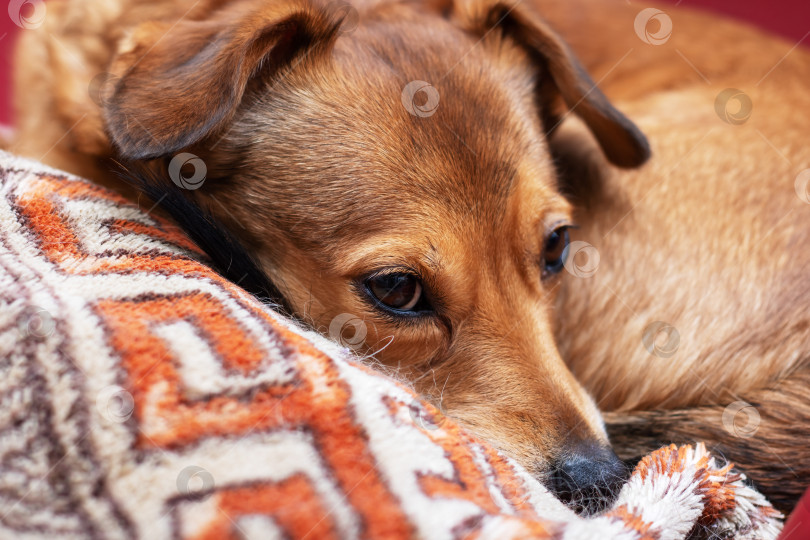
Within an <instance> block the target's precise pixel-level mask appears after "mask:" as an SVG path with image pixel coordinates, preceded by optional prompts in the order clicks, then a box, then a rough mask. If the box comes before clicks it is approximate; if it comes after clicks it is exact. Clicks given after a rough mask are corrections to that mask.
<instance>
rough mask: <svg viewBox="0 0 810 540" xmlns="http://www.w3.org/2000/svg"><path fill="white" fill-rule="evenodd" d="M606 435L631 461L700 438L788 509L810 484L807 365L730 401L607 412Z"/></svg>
mask: <svg viewBox="0 0 810 540" xmlns="http://www.w3.org/2000/svg"><path fill="white" fill-rule="evenodd" d="M604 417H605V422H606V424H607V430H608V434H609V435H610V439H611V442H612V443H613V446H614V448H615V450H616V452H617V454H619V457H621V458H623V459H626V460H630V459H632V458H635V457H638V456H642V455H645V454H647V453H649V452H650V451H652V450H655V449H657V448H660V447H661V446H664V445H667V444H670V443H673V442H674V443H690V442H694V441H704V442H705V443H706V446H707V447H708V448H709V450H711V451H712V452H713V453H715V454H717V455H719V456H724V457H726V458H727V459H728V460H729V461H732V462H733V463H734V464H735V467H736V468H738V469H739V470H740V471H742V472H744V473H745V474H746V476H747V477H748V478H749V479H751V480H752V482H753V484H754V485H755V486H756V487H757V488H758V489H759V490H760V491H761V492H762V493H763V494H764V495H765V496H766V497H768V499H769V500H770V502H771V503H772V504H773V505H774V507H776V508H777V509H779V510H781V511H783V512H786V513H787V512H789V511H790V510H792V509H793V507H794V506H795V505H796V503H797V502H798V500H799V498H800V497H801V495H802V493H803V492H804V490H805V489H807V487H808V485H810V461H808V460H807V459H806V457H807V448H808V445H810V365H807V364H805V365H803V366H801V367H800V368H799V369H798V370H796V371H794V372H793V373H791V374H789V375H787V376H785V377H783V378H782V379H780V380H779V381H777V382H775V383H773V384H771V385H770V386H769V387H768V388H767V389H764V390H759V391H755V392H752V393H751V394H750V395H744V396H740V399H732V400H731V401H730V403H726V404H718V405H714V406H701V407H694V408H686V409H677V410H652V411H639V412H608V413H605V414H604Z"/></svg>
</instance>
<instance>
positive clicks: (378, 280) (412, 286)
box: [365, 273, 429, 312]
mask: <svg viewBox="0 0 810 540" xmlns="http://www.w3.org/2000/svg"><path fill="white" fill-rule="evenodd" d="M365 285H366V288H367V289H368V292H369V293H370V294H371V296H373V297H374V299H375V300H376V301H377V302H379V303H380V304H382V305H383V306H385V307H387V308H390V309H393V310H396V311H405V312H416V311H425V309H424V308H425V305H426V302H425V301H424V299H423V295H422V283H421V282H420V281H419V278H417V277H416V276H414V275H413V274H407V273H392V274H382V275H378V276H372V277H370V278H368V279H367V280H366V281H365ZM428 309H429V306H428Z"/></svg>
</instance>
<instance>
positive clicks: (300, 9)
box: [104, 0, 341, 159]
mask: <svg viewBox="0 0 810 540" xmlns="http://www.w3.org/2000/svg"><path fill="white" fill-rule="evenodd" d="M214 15H215V16H211V17H209V18H208V19H204V20H183V21H180V22H179V23H177V24H175V25H174V26H172V25H171V24H165V25H164V24H155V23H148V24H144V25H141V26H140V27H138V28H137V29H136V30H135V32H134V34H133V35H132V36H131V37H130V39H129V40H128V43H127V44H125V45H124V48H125V50H124V51H121V52H119V54H118V55H117V56H116V58H115V59H114V61H113V64H112V66H113V70H114V71H115V72H117V73H120V74H121V75H120V79H119V80H118V81H117V83H116V84H115V86H114V87H113V88H112V90H111V95H109V96H107V97H106V98H105V100H104V101H105V110H104V117H105V123H106V125H107V130H108V132H109V134H110V136H111V138H112V141H113V143H114V144H115V146H116V147H117V148H118V150H119V152H120V153H121V154H122V155H123V156H124V157H125V158H128V159H150V158H156V157H159V156H162V155H168V154H171V153H174V152H176V151H178V150H180V149H182V148H185V147H187V146H189V145H192V144H194V143H196V142H199V141H200V140H202V139H204V138H205V137H207V136H209V135H212V134H213V133H215V132H216V131H217V130H219V129H221V128H222V127H223V126H225V125H227V123H228V121H229V120H230V119H231V118H232V117H233V114H234V112H235V111H236V109H237V107H238V105H239V103H240V101H241V100H242V97H243V95H244V93H245V89H246V87H247V85H248V83H249V81H250V80H251V79H252V78H254V77H255V76H256V75H257V74H258V73H259V72H261V73H262V74H266V73H269V72H272V71H277V70H279V69H280V68H282V67H283V66H285V65H286V64H288V63H289V62H290V60H291V59H292V58H294V57H295V56H296V55H298V54H306V55H308V56H312V57H316V56H317V54H312V53H313V52H315V51H314V49H317V48H321V49H326V48H328V47H329V46H330V45H331V43H332V42H333V38H334V37H335V36H336V35H337V30H338V29H339V27H340V23H341V20H340V18H339V15H340V14H339V13H337V12H336V11H335V10H329V9H323V8H320V9H319V8H316V7H313V6H312V5H310V4H307V3H304V2H303V1H296V0H280V1H278V2H268V3H264V2H263V3H259V4H258V5H257V3H256V2H232V3H230V5H227V6H226V7H225V8H223V9H221V10H219V11H217V12H215V14H214Z"/></svg>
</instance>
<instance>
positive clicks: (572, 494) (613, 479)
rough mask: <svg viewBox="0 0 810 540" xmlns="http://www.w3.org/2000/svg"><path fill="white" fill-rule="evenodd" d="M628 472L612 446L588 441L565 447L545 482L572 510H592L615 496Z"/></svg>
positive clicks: (600, 507) (606, 503)
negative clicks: (569, 447)
mask: <svg viewBox="0 0 810 540" xmlns="http://www.w3.org/2000/svg"><path fill="white" fill-rule="evenodd" d="M629 473H630V471H629V469H628V468H627V467H626V466H625V464H624V463H623V462H622V461H621V460H620V459H619V458H618V457H617V456H616V454H615V453H614V452H613V450H611V449H610V448H608V447H606V446H602V445H600V444H592V443H588V444H581V445H578V446H576V447H575V448H573V449H570V450H568V452H567V453H566V454H565V456H564V457H563V458H562V459H560V460H559V461H558V462H557V464H556V466H555V467H554V468H553V470H552V473H551V476H550V479H549V481H548V484H549V488H551V490H552V491H554V493H555V494H556V495H557V497H559V498H560V499H561V500H562V501H563V502H565V503H566V504H567V505H568V506H569V507H571V508H573V509H574V510H575V511H577V512H579V513H582V514H595V513H597V512H601V511H602V510H606V509H607V508H608V507H609V506H610V504H611V503H612V502H613V501H614V500H615V498H616V496H617V495H618V494H619V490H620V489H621V487H622V484H623V483H624V481H625V480H626V479H627V477H628V476H629Z"/></svg>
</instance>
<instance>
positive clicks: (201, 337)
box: [0, 153, 781, 540]
mask: <svg viewBox="0 0 810 540" xmlns="http://www.w3.org/2000/svg"><path fill="white" fill-rule="evenodd" d="M0 195H1V196H0V359H2V361H0V466H1V467H2V474H0V537H4V538H5V537H15V538H61V537H86V536H87V537H89V536H95V537H105V538H107V537H109V538H148V539H149V540H157V539H162V538H178V537H180V538H225V537H246V538H311V539H316V538H358V537H363V538H410V537H422V538H437V539H438V538H459V537H468V536H475V537H478V538H498V539H504V538H599V539H600V540H607V539H611V538H624V539H635V538H639V539H640V538H672V539H675V538H686V537H687V536H688V535H690V533H692V534H696V533H700V531H706V530H709V531H711V533H712V534H715V535H717V536H718V537H724V538H725V537H727V536H734V535H737V537H739V538H775V537H776V536H777V534H778V532H779V530H780V527H781V525H780V523H781V521H780V519H781V515H780V514H779V513H778V512H777V511H775V510H774V509H773V508H772V507H771V506H770V504H769V503H768V502H767V501H766V500H765V499H764V498H763V497H762V496H761V495H760V494H759V493H758V492H756V491H755V490H754V489H752V488H751V487H748V486H746V485H745V483H744V479H745V477H744V476H743V475H742V474H741V473H739V472H737V471H734V470H733V469H732V467H731V465H730V464H722V463H718V462H717V461H716V460H715V458H713V457H712V456H710V455H709V454H708V453H707V451H706V449H705V447H704V446H703V445H702V444H697V445H695V446H683V447H680V448H676V447H675V446H671V447H667V448H662V449H661V450H659V451H657V452H655V453H653V454H651V455H650V456H647V457H645V458H644V459H643V460H642V461H641V462H640V463H639V465H638V466H637V468H636V470H635V471H634V473H633V474H632V476H631V478H630V480H629V481H628V482H627V484H626V485H625V486H624V487H623V489H622V490H621V493H620V494H619V496H618V499H617V500H616V502H615V504H614V505H613V507H612V508H611V509H610V510H608V511H607V512H605V513H603V514H602V515H599V516H596V517H591V518H582V517H579V516H576V515H575V514H573V513H572V512H571V511H570V510H569V509H568V508H566V507H565V506H564V505H562V504H561V503H560V502H559V501H558V500H557V499H555V498H554V497H553V496H552V495H551V494H550V493H549V492H548V491H546V489H545V488H544V487H543V486H542V485H541V484H539V483H538V482H537V481H536V480H535V479H534V478H533V477H531V476H530V475H529V474H527V472H526V471H524V470H523V469H522V468H521V467H520V466H518V465H517V464H516V463H515V462H513V461H512V460H510V459H509V458H507V457H505V456H503V455H501V454H499V453H498V452H497V451H496V450H495V449H493V447H491V446H489V445H488V444H486V443H485V442H483V441H481V440H479V439H477V438H476V437H474V436H473V435H471V434H470V433H468V432H466V431H465V430H464V429H462V428H461V427H459V426H458V425H457V424H456V423H455V422H454V421H453V420H452V419H450V418H447V417H445V416H444V415H442V414H441V411H439V410H437V409H436V408H434V407H433V406H431V405H429V404H427V403H425V402H423V401H421V400H420V399H419V397H418V396H417V395H416V394H415V393H414V392H413V391H412V390H410V389H409V388H408V387H407V386H406V385H404V384H402V383H400V382H397V381H395V380H393V379H391V378H389V377H387V376H386V375H384V374H383V373H381V372H379V371H377V370H375V369H374V368H373V367H372V366H370V365H368V364H367V363H366V362H364V361H362V360H361V359H359V358H357V357H355V356H354V355H353V354H352V352H351V351H350V350H349V349H346V348H344V347H341V346H340V345H339V344H337V343H335V342H331V341H329V340H327V339H325V338H323V337H321V336H319V335H316V334H314V333H312V332H310V331H307V330H306V329H303V328H300V327H299V326H297V325H296V324H295V323H293V322H292V321H290V320H287V319H285V318H283V317H281V316H280V315H278V314H277V313H275V312H274V311H273V310H272V309H271V307H268V306H266V305H263V304H262V303H260V302H259V301H257V300H256V299H255V298H254V297H252V296H250V295H249V294H247V293H246V292H245V291H243V290H241V289H240V288H239V287H238V286H237V285H235V284H233V283H231V282H229V281H227V280H225V279H223V278H222V277H220V276H219V275H218V274H217V273H216V272H215V271H214V270H212V269H211V268H209V267H208V266H207V265H206V258H205V256H204V254H203V253H201V252H200V251H199V250H198V249H197V248H196V247H195V246H194V245H193V244H192V243H191V242H190V241H189V240H188V239H187V238H186V236H184V234H183V233H182V231H180V230H179V229H178V228H177V227H176V226H174V225H172V224H171V223H169V222H167V221H165V220H163V219H160V218H158V217H155V216H152V215H150V213H149V211H148V210H143V209H140V208H138V207H137V206H135V205H133V204H130V203H128V202H127V201H125V200H123V199H122V198H120V197H118V196H116V195H114V194H112V193H110V192H108V191H105V190H104V189H102V188H100V187H97V186H95V185H93V184H90V183H88V182H85V181H83V180H81V179H78V178H75V177H72V176H70V175H68V174H64V173H61V172H58V171H55V170H52V169H49V168H47V167H45V166H43V165H41V164H38V163H35V162H31V161H27V160H23V159H20V158H16V157H14V156H11V155H9V154H5V153H2V154H0ZM707 528H708V529H707Z"/></svg>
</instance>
